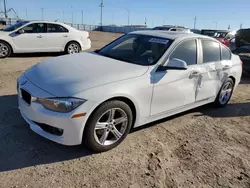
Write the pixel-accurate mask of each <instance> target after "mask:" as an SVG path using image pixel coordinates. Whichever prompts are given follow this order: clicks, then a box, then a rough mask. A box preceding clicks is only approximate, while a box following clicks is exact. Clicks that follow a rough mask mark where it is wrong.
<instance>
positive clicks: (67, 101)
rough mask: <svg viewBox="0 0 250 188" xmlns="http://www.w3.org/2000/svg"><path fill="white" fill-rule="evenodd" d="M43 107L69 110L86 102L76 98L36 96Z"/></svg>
mask: <svg viewBox="0 0 250 188" xmlns="http://www.w3.org/2000/svg"><path fill="white" fill-rule="evenodd" d="M37 101H38V102H39V103H41V104H42V105H43V106H44V108H46V109H48V110H51V111H55V112H70V111H72V110H74V109H76V108H77V107H78V106H80V105H81V104H83V103H84V102H86V100H84V99H77V98H47V99H45V98H37Z"/></svg>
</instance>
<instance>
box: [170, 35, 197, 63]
mask: <svg viewBox="0 0 250 188" xmlns="http://www.w3.org/2000/svg"><path fill="white" fill-rule="evenodd" d="M173 58H177V59H181V60H183V61H185V62H186V63H187V65H195V64H196V63H197V44H196V40H195V39H193V40H187V41H184V42H182V43H181V44H179V46H177V48H175V50H174V51H173V52H172V54H171V55H170V58H169V59H173Z"/></svg>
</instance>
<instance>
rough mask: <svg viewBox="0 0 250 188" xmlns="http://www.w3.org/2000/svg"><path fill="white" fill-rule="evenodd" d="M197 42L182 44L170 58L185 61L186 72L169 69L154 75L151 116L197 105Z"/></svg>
mask: <svg viewBox="0 0 250 188" xmlns="http://www.w3.org/2000/svg"><path fill="white" fill-rule="evenodd" d="M197 57H198V56H197V40H195V39H189V40H186V41H183V42H181V43H180V44H179V45H178V46H177V47H176V48H175V49H174V50H173V52H172V53H171V55H170V56H169V58H168V59H169V60H171V59H174V58H176V59H179V60H182V61H185V62H186V63H187V65H188V67H187V69H186V70H181V69H179V70H178V69H177V68H176V69H174V68H173V69H167V70H165V71H156V72H155V73H154V74H153V75H152V77H153V78H152V80H153V84H154V89H153V98H152V104H151V115H152V116H153V115H158V114H161V113H167V112H171V111H174V110H178V109H180V108H183V107H185V106H186V105H189V104H192V103H195V95H196V89H197V88H196V87H197V79H198V72H199V65H197Z"/></svg>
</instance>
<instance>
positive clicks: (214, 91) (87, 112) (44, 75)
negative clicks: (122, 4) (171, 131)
mask: <svg viewBox="0 0 250 188" xmlns="http://www.w3.org/2000/svg"><path fill="white" fill-rule="evenodd" d="M241 74H242V66H241V61H240V58H239V57H238V56H237V55H234V54H232V53H231V51H230V50H229V49H228V48H227V47H225V46H224V45H223V44H221V43H220V42H219V41H217V40H215V39H213V38H210V37H206V36H202V35H195V34H187V33H178V32H167V31H153V30H151V31H137V32H132V33H130V34H127V35H124V36H122V37H121V38H119V39H117V40H116V41H114V42H112V43H110V44H108V45H106V46H105V47H104V48H102V49H101V50H97V51H95V52H92V53H80V54H74V55H67V56H60V57H56V58H52V59H49V60H46V61H43V62H41V63H39V64H38V65H35V66H33V67H32V68H31V69H29V70H28V71H26V72H25V73H24V74H23V75H21V76H20V77H19V79H18V83H17V89H18V101H19V109H20V111H21V114H22V116H23V118H24V119H25V120H26V121H27V122H28V123H29V124H30V127H31V129H32V130H33V131H34V132H36V133H38V134H39V135H41V136H44V137H46V138H48V139H50V140H53V141H55V142H58V143H61V144H64V145H78V144H81V143H82V142H83V143H85V144H86V145H87V146H88V147H89V148H91V149H92V150H94V151H97V152H101V151H107V150H109V149H111V148H113V147H115V146H117V145H118V144H119V143H121V142H122V140H124V138H125V137H126V136H127V134H128V133H129V131H130V130H131V128H133V127H138V126H141V125H144V124H147V123H149V122H152V121H155V120H158V119H161V118H164V117H168V116H171V115H174V114H177V113H180V112H184V111H187V110H189V109H192V108H196V107H198V106H201V105H204V104H207V103H215V104H216V105H217V106H219V107H224V106H226V105H227V103H228V102H229V100H230V98H231V96H232V93H233V91H234V89H235V88H236V86H237V85H238V84H239V82H240V79H241Z"/></svg>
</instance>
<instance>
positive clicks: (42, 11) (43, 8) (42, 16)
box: [41, 8, 44, 20]
mask: <svg viewBox="0 0 250 188" xmlns="http://www.w3.org/2000/svg"><path fill="white" fill-rule="evenodd" d="M41 10H42V20H43V10H44V8H41Z"/></svg>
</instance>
